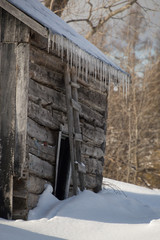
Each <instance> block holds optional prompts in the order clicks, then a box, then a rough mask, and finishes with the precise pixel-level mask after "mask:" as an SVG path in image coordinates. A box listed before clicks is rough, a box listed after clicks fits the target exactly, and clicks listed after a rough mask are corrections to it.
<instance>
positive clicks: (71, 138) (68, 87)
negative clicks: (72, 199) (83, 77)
mask: <svg viewBox="0 0 160 240" xmlns="http://www.w3.org/2000/svg"><path fill="white" fill-rule="evenodd" d="M64 78H65V88H66V103H67V117H68V134H69V144H70V158H71V166H72V180H73V194H74V195H77V172H76V170H75V142H74V120H73V108H72V105H71V100H72V93H71V84H70V81H71V80H70V71H69V68H68V66H66V69H65V77H64Z"/></svg>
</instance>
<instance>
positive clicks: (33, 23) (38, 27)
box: [0, 0, 48, 38]
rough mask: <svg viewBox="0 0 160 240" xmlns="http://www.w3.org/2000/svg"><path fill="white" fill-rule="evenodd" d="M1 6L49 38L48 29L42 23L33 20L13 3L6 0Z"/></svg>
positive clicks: (2, 1)
mask: <svg viewBox="0 0 160 240" xmlns="http://www.w3.org/2000/svg"><path fill="white" fill-rule="evenodd" d="M0 7H1V8H3V9H4V10H6V11H7V12H9V13H10V14H11V15H13V16H14V17H16V18H17V19H19V20H20V21H21V22H23V23H24V24H26V25H27V26H28V27H30V28H31V29H33V30H34V31H36V32H37V33H39V34H40V35H42V36H43V37H45V38H48V30H47V29H46V28H45V27H43V26H42V25H41V24H39V23H38V22H36V21H35V20H33V19H32V18H31V17H29V16H27V15H26V14H25V13H23V12H22V11H21V10H19V9H18V8H16V7H15V6H13V5H12V4H11V3H9V2H7V1H6V0H1V1H0Z"/></svg>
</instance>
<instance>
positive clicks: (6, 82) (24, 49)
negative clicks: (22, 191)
mask: <svg viewBox="0 0 160 240" xmlns="http://www.w3.org/2000/svg"><path fill="white" fill-rule="evenodd" d="M3 2H6V1H3ZM0 5H1V4H0ZM28 42H29V29H28V27H26V26H25V25H24V24H23V23H21V22H20V21H19V20H17V19H16V18H15V17H13V16H12V15H10V14H9V13H8V12H6V11H5V10H3V9H1V8H0V142H1V143H0V144H1V146H0V148H1V156H0V217H3V218H8V219H10V218H12V210H13V206H12V205H13V203H12V202H13V175H14V174H16V176H18V177H21V173H22V171H21V170H22V169H23V166H22V165H23V164H22V163H24V161H25V148H26V128H27V126H26V125H27V124H26V123H27V122H26V119H27V97H28V82H29V44H28ZM14 167H15V168H14Z"/></svg>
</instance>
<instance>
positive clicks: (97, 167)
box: [83, 157, 103, 176]
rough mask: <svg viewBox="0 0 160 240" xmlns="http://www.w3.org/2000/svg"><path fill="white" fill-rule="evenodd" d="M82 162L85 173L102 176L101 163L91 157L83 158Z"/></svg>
mask: <svg viewBox="0 0 160 240" xmlns="http://www.w3.org/2000/svg"><path fill="white" fill-rule="evenodd" d="M83 162H84V164H85V166H86V171H87V173H89V174H97V175H101V176H102V174H103V161H99V160H97V159H95V158H92V157H90V158H89V157H86V158H83Z"/></svg>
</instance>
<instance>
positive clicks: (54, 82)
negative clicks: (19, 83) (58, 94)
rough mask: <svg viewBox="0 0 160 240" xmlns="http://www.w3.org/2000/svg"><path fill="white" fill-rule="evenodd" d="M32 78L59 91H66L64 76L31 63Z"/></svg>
mask: <svg viewBox="0 0 160 240" xmlns="http://www.w3.org/2000/svg"><path fill="white" fill-rule="evenodd" d="M30 78H31V79H33V80H35V81H36V82H39V83H41V84H43V85H45V86H48V87H51V88H53V89H56V90H58V91H63V92H64V91H65V87H64V80H63V74H62V73H58V72H56V71H55V70H54V71H53V70H50V69H49V68H46V67H45V66H39V65H37V64H35V63H32V62H30Z"/></svg>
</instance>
